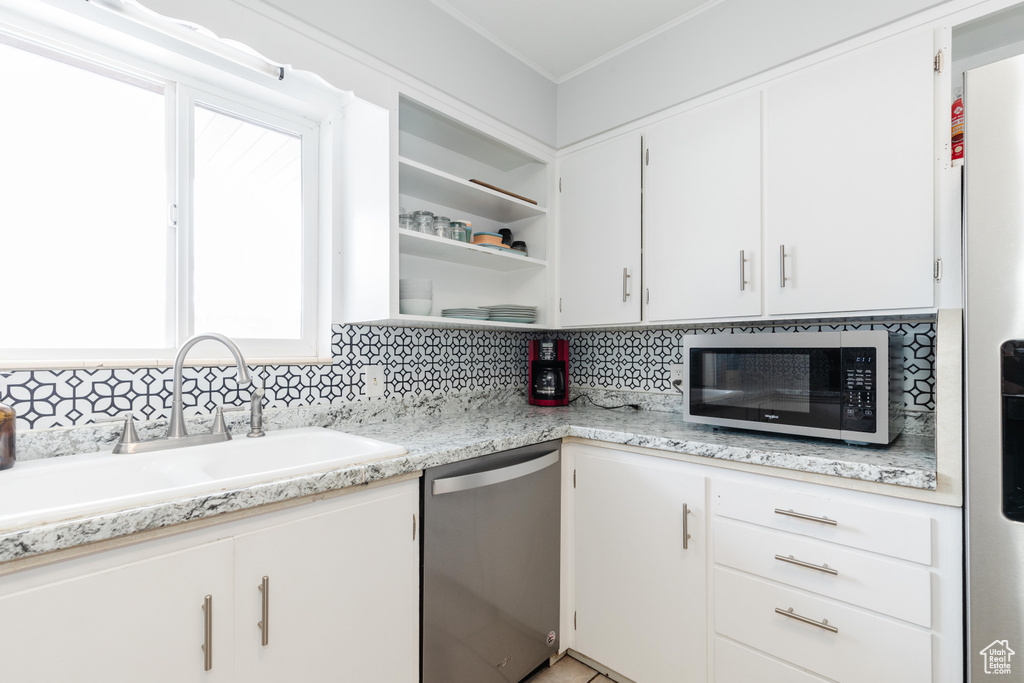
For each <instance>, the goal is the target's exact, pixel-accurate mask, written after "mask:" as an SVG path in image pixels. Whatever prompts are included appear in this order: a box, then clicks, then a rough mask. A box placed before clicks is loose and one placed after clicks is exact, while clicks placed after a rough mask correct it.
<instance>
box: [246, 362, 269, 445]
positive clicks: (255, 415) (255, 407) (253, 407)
mask: <svg viewBox="0 0 1024 683" xmlns="http://www.w3.org/2000/svg"><path fill="white" fill-rule="evenodd" d="M266 394H267V376H266V374H264V375H262V376H261V377H260V388H259V389H253V390H252V392H251V395H250V398H249V433H248V434H246V436H248V437H260V436H266V435H267V433H266V432H265V431H263V397H264V396H265V395H266Z"/></svg>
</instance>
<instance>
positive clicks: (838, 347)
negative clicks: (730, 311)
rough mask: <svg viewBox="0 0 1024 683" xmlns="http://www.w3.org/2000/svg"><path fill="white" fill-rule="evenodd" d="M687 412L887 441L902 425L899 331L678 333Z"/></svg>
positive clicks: (716, 420)
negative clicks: (683, 364)
mask: <svg viewBox="0 0 1024 683" xmlns="http://www.w3.org/2000/svg"><path fill="white" fill-rule="evenodd" d="M683 349H684V352H685V361H684V362H685V369H684V373H683V376H684V386H683V392H684V401H685V404H686V419H687V420H689V421H691V422H701V423H704V424H710V425H719V426H722V427H739V428H745V429H756V430H761V431H766V432H778V433H782V434H798V435H801V436H817V437H825V438H830V439H843V440H844V441H849V442H851V443H871V444H888V443H891V442H892V440H893V439H895V438H896V436H897V435H899V433H900V432H901V431H903V410H902V406H903V337H902V336H901V335H898V334H895V333H890V332H888V331H886V330H863V331H861V330H858V331H852V332H792V333H786V332H774V333H758V334H701V335H692V336H690V335H687V336H685V337H683Z"/></svg>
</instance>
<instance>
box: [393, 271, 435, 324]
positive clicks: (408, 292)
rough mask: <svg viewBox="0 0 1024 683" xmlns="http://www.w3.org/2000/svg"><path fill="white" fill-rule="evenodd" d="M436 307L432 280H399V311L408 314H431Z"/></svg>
mask: <svg viewBox="0 0 1024 683" xmlns="http://www.w3.org/2000/svg"><path fill="white" fill-rule="evenodd" d="M433 307H434V283H433V281H432V280H411V279H409V280H399V281H398V312H399V313H405V314H407V315H430V309H431V308H433Z"/></svg>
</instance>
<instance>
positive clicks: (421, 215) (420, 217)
mask: <svg viewBox="0 0 1024 683" xmlns="http://www.w3.org/2000/svg"><path fill="white" fill-rule="evenodd" d="M412 217H413V219H414V220H415V221H416V227H415V228H414V230H416V231H417V232H422V233H425V234H427V235H433V234H434V213H433V212H432V211H413V212H412Z"/></svg>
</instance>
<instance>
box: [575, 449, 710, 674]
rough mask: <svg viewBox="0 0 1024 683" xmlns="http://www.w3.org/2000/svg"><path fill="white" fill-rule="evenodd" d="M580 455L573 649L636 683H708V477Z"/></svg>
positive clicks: (648, 461)
mask: <svg viewBox="0 0 1024 683" xmlns="http://www.w3.org/2000/svg"><path fill="white" fill-rule="evenodd" d="M576 453H577V454H576V491H575V495H576V502H575V505H576V560H575V563H576V649H577V650H578V651H579V652H581V653H582V654H584V655H586V656H587V657H590V658H592V659H594V660H596V661H597V662H600V663H601V664H603V665H605V666H607V667H609V668H611V669H612V670H614V671H616V672H618V673H620V674H622V675H624V676H627V677H628V678H631V679H633V680H635V681H643V682H647V681H651V682H655V681H674V682H676V683H690V682H694V683H696V682H697V681H700V682H701V683H703V682H704V681H705V680H706V678H707V643H706V640H707V623H706V617H707V605H706V598H705V595H706V586H705V580H706V572H707V569H706V566H705V557H706V554H705V553H706V540H705V486H704V477H703V476H699V475H696V474H693V473H692V472H693V470H692V469H691V468H689V467H688V466H687V465H685V464H682V463H678V462H672V461H669V460H663V459H660V458H653V457H649V456H642V455H635V454H632V453H620V452H616V451H611V450H606V449H600V448H592V447H580V448H579V450H578V451H577V452H576ZM684 505H685V506H686V508H687V509H688V510H689V514H688V515H687V522H686V524H685V528H686V530H687V531H688V533H689V536H690V537H689V539H687V541H686V547H685V548H684V522H683V509H684V508H683V506H684Z"/></svg>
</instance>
